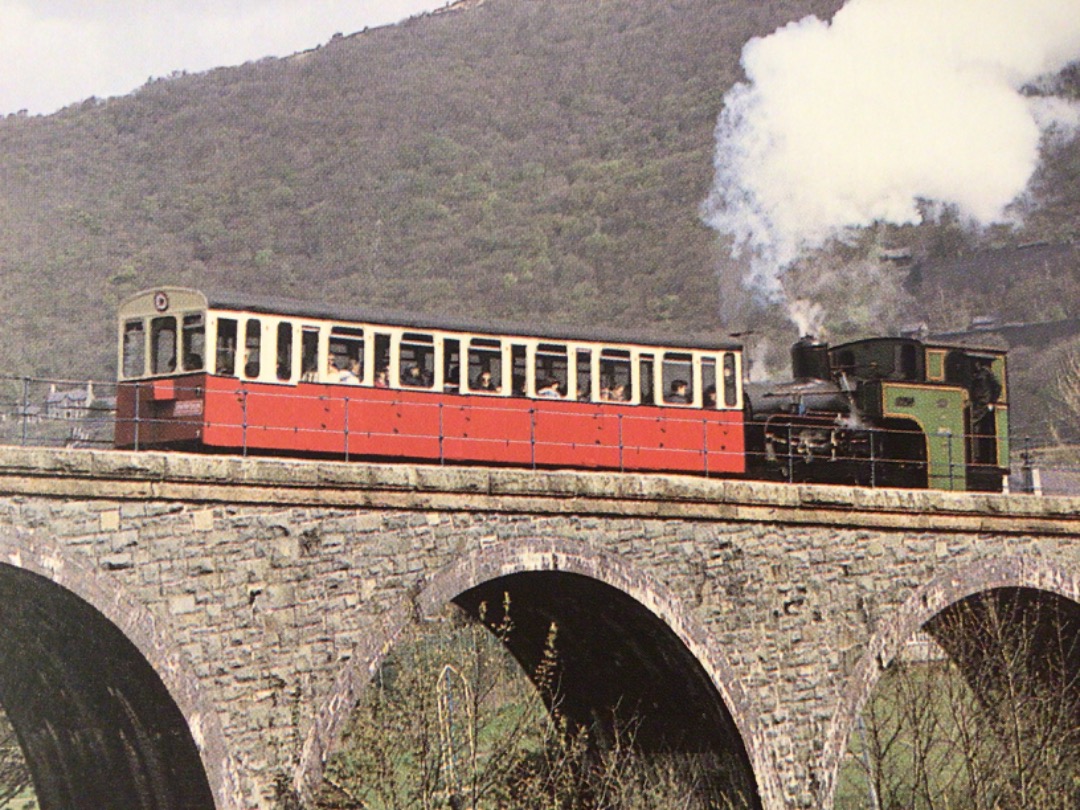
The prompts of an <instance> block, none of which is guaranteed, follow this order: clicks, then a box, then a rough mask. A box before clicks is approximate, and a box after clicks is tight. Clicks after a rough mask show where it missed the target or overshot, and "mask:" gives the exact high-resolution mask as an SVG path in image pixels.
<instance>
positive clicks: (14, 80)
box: [0, 0, 447, 115]
mask: <svg viewBox="0 0 1080 810" xmlns="http://www.w3.org/2000/svg"><path fill="white" fill-rule="evenodd" d="M445 5H447V0H0V115H6V114H8V113H13V112H17V111H19V110H27V111H28V112H29V113H31V114H34V115H37V114H49V113H52V112H56V111H57V110H59V109H61V108H63V107H66V106H68V105H69V104H74V103H77V102H79V101H83V100H85V99H87V98H90V97H91V96H96V97H98V98H109V97H111V96H119V95H126V94H127V93H130V92H132V91H133V90H135V89H137V88H138V87H140V86H142V85H143V84H145V83H146V81H147V80H148V79H150V78H160V77H162V76H168V75H169V74H171V73H173V72H174V71H187V72H189V73H197V72H200V71H205V70H209V69H211V68H215V67H222V66H229V65H239V64H243V63H244V62H250V61H254V60H258V59H262V58H263V57H267V56H287V55H289V54H292V53H296V52H298V51H303V50H307V49H309V48H314V47H315V46H317V45H321V44H324V43H326V42H327V41H329V40H330V38H331V37H332V36H333V35H334V34H336V33H341V34H351V33H355V32H357V31H361V30H363V29H364V28H365V27H374V26H378V25H385V24H388V23H393V22H397V21H399V20H402V19H404V18H406V17H409V16H412V15H414V14H418V13H420V12H423V11H429V10H431V9H435V8H440V7H442V6H445Z"/></svg>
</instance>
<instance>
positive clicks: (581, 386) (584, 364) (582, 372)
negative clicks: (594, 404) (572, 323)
mask: <svg viewBox="0 0 1080 810" xmlns="http://www.w3.org/2000/svg"><path fill="white" fill-rule="evenodd" d="M577 398H578V400H580V401H581V402H588V401H589V400H590V399H592V349H578V350H577Z"/></svg>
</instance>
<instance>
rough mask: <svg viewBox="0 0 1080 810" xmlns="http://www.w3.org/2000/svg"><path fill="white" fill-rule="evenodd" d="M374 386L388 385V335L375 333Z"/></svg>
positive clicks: (387, 386) (384, 386)
mask: <svg viewBox="0 0 1080 810" xmlns="http://www.w3.org/2000/svg"><path fill="white" fill-rule="evenodd" d="M375 387H376V388H389V387H390V335H387V334H376V335H375Z"/></svg>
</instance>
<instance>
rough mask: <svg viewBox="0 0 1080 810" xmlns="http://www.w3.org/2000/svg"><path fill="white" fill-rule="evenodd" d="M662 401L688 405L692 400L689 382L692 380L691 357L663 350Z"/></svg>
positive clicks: (692, 367) (692, 364)
mask: <svg viewBox="0 0 1080 810" xmlns="http://www.w3.org/2000/svg"><path fill="white" fill-rule="evenodd" d="M663 376H664V380H663V383H664V402H666V403H667V404H669V405H689V404H690V403H692V402H693V401H694V394H693V391H692V390H691V383H693V381H694V362H693V357H691V355H689V354H684V353H681V352H664V371H663Z"/></svg>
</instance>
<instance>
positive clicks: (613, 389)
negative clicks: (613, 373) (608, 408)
mask: <svg viewBox="0 0 1080 810" xmlns="http://www.w3.org/2000/svg"><path fill="white" fill-rule="evenodd" d="M600 399H602V400H603V401H604V402H627V401H629V399H630V396H629V393H628V392H627V390H626V386H625V385H624V384H623V383H621V382H613V383H611V385H610V386H606V387H604V388H603V389H601V391H600Z"/></svg>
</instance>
